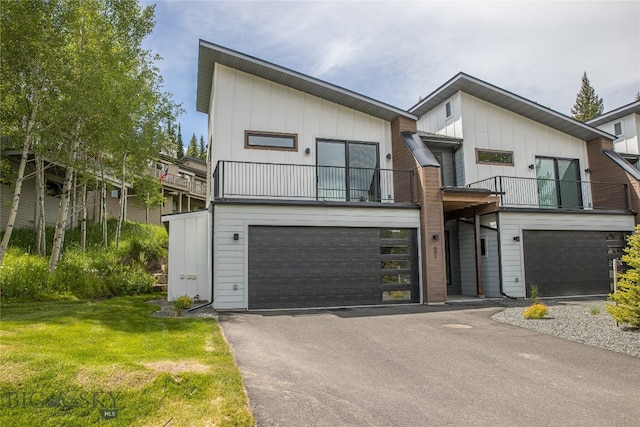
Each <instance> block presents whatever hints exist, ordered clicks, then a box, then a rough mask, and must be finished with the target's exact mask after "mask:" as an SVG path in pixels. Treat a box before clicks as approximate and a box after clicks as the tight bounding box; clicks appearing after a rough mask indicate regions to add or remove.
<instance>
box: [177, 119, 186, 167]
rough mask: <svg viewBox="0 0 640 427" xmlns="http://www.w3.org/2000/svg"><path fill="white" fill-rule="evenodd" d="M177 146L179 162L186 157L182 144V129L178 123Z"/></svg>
mask: <svg viewBox="0 0 640 427" xmlns="http://www.w3.org/2000/svg"><path fill="white" fill-rule="evenodd" d="M176 144H177V145H178V153H177V156H176V157H177V158H178V160H179V159H181V158H183V157H184V143H183V142H182V127H181V126H180V123H178V136H177V137H176Z"/></svg>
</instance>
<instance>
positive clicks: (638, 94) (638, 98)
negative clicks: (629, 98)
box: [636, 92, 640, 101]
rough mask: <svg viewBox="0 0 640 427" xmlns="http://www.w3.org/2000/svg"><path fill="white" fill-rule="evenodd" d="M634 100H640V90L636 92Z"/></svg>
mask: <svg viewBox="0 0 640 427" xmlns="http://www.w3.org/2000/svg"><path fill="white" fill-rule="evenodd" d="M636 101H640V92H638V93H636Z"/></svg>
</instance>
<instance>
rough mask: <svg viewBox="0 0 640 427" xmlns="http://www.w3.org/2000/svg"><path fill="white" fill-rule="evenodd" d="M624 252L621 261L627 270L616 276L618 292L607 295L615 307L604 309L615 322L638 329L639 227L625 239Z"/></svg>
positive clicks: (639, 293) (639, 281)
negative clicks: (617, 278)
mask: <svg viewBox="0 0 640 427" xmlns="http://www.w3.org/2000/svg"><path fill="white" fill-rule="evenodd" d="M624 252H625V254H624V255H623V256H622V261H624V263H625V264H627V267H628V269H627V271H625V272H623V273H621V274H619V276H618V277H619V279H620V280H619V282H618V291H617V292H616V293H615V294H610V295H609V301H612V302H615V303H616V305H611V304H607V307H606V309H607V311H608V312H609V313H610V314H611V315H612V316H613V318H614V319H615V320H616V321H617V322H619V323H628V324H630V325H632V326H635V327H638V328H640V225H638V226H636V229H635V233H634V234H633V235H631V236H629V238H628V239H627V247H626V248H625V249H624Z"/></svg>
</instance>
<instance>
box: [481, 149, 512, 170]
mask: <svg viewBox="0 0 640 427" xmlns="http://www.w3.org/2000/svg"><path fill="white" fill-rule="evenodd" d="M483 154H489V155H498V156H508V157H509V161H504V162H503V161H500V160H499V159H498V160H482V158H481V156H482V155H483ZM476 163H477V164H479V165H498V166H513V151H507V150H491V149H487V148H476Z"/></svg>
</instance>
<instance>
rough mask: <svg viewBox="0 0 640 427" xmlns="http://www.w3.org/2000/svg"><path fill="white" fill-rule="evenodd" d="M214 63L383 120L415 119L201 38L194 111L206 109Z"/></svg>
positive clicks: (362, 96) (323, 82)
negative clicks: (401, 117)
mask: <svg viewBox="0 0 640 427" xmlns="http://www.w3.org/2000/svg"><path fill="white" fill-rule="evenodd" d="M215 63H218V64H222V65H226V66H227V67H231V68H234V69H236V70H240V71H243V72H245V73H248V74H252V75H254V76H257V77H261V78H264V79H267V80H270V81H272V82H275V83H279V84H281V85H284V86H287V87H291V88H293V89H297V90H300V91H302V92H305V93H308V94H310V95H314V96H317V97H319V98H322V99H326V100H327V101H331V102H335V103H336V104H340V105H343V106H345V107H349V108H352V109H354V110H357V111H361V112H363V113H365V114H370V115H372V116H374V117H378V118H380V119H383V120H388V121H391V120H393V119H395V118H396V117H398V116H403V117H407V118H410V119H413V120H416V119H417V117H415V116H414V115H413V114H410V113H408V112H407V111H405V110H402V109H400V108H396V107H393V106H391V105H388V104H385V103H383V102H380V101H377V100H375V99H372V98H369V97H366V96H364V95H360V94H358V93H355V92H352V91H350V90H347V89H344V88H342V87H340V86H336V85H333V84H331V83H327V82H325V81H322V80H319V79H316V78H314V77H310V76H307V75H305V74H302V73H298V72H296V71H293V70H290V69H288V68H285V67H281V66H279V65H275V64H272V63H270V62H267V61H263V60H262V59H258V58H255V57H253V56H249V55H245V54H244V53H240V52H237V51H234V50H232V49H228V48H225V47H222V46H218V45H216V44H213V43H209V42H207V41H204V40H200V48H199V52H198V83H197V96H196V110H198V111H200V112H202V113H208V112H209V99H210V97H211V89H212V87H211V86H212V81H213V68H214V64H215Z"/></svg>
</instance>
